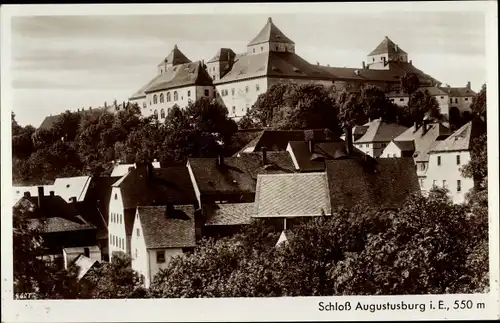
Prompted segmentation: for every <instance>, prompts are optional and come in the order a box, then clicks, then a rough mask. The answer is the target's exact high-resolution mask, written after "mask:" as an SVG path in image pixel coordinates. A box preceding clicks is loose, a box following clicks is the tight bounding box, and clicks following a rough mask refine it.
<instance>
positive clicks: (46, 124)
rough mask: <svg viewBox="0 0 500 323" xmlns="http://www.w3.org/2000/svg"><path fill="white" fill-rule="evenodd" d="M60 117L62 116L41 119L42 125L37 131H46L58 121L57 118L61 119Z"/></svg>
mask: <svg viewBox="0 0 500 323" xmlns="http://www.w3.org/2000/svg"><path fill="white" fill-rule="evenodd" d="M61 115H62V114H58V115H55V116H47V117H45V119H43V121H42V123H41V124H40V125H39V126H38V129H45V130H48V129H50V128H52V127H53V126H54V125H55V124H56V123H57V121H59V118H60V117H61Z"/></svg>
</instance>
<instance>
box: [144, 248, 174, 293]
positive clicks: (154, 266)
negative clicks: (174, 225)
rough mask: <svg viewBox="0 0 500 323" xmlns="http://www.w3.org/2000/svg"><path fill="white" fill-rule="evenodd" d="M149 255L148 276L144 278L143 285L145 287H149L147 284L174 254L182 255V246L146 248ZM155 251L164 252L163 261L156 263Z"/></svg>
mask: <svg viewBox="0 0 500 323" xmlns="http://www.w3.org/2000/svg"><path fill="white" fill-rule="evenodd" d="M147 251H148V255H149V270H150V276H149V277H150V278H149V280H148V279H146V281H145V285H146V288H147V287H149V284H150V283H151V281H152V280H153V279H154V277H155V275H156V274H157V273H158V272H159V271H160V270H161V269H165V268H167V267H168V265H169V264H170V261H171V260H172V258H173V257H175V256H182V255H183V252H182V248H168V249H148V250H147ZM157 252H165V262H163V263H158V262H157V261H156V253H157Z"/></svg>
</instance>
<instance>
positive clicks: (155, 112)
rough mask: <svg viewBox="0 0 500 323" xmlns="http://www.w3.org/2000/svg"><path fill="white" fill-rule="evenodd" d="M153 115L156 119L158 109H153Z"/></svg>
mask: <svg viewBox="0 0 500 323" xmlns="http://www.w3.org/2000/svg"><path fill="white" fill-rule="evenodd" d="M153 115H154V116H155V118H156V119H158V110H156V109H155V111H154V112H153Z"/></svg>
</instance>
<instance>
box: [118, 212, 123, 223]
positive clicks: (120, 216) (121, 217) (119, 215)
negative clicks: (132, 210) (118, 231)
mask: <svg viewBox="0 0 500 323" xmlns="http://www.w3.org/2000/svg"><path fill="white" fill-rule="evenodd" d="M118 217H119V218H120V224H122V219H123V216H122V215H121V214H118Z"/></svg>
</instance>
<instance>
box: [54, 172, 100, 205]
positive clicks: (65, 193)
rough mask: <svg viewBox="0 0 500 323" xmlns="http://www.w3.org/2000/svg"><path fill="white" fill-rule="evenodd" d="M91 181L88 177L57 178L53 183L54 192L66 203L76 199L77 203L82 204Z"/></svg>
mask: <svg viewBox="0 0 500 323" xmlns="http://www.w3.org/2000/svg"><path fill="white" fill-rule="evenodd" d="M91 181H92V177H90V176H75V177H59V178H56V180H55V181H54V191H55V192H56V193H57V195H59V196H61V197H62V198H63V199H65V200H66V201H68V202H69V201H70V199H71V198H72V197H76V201H77V202H82V201H83V200H84V199H85V196H86V195H87V191H88V188H89V186H90V182H91Z"/></svg>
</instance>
